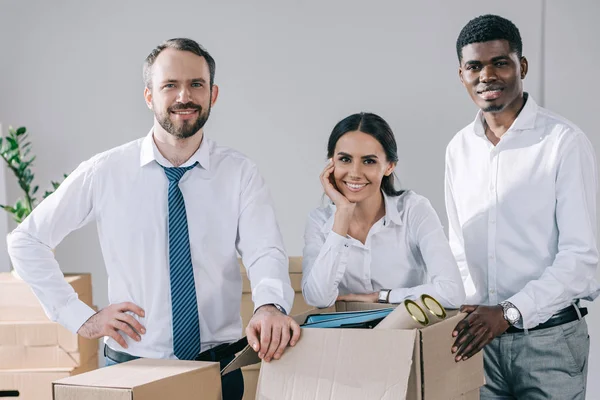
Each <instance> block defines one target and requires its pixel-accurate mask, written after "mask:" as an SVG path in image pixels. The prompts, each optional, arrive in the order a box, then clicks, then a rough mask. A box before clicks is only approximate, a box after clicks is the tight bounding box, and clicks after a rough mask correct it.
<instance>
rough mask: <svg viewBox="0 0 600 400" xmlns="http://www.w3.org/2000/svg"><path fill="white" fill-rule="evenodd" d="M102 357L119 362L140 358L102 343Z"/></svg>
mask: <svg viewBox="0 0 600 400" xmlns="http://www.w3.org/2000/svg"><path fill="white" fill-rule="evenodd" d="M104 357H108V358H110V359H111V360H113V361H114V362H116V363H119V364H120V363H124V362H127V361H132V360H137V359H138V358H140V357H136V356H132V355H131V354H127V353H123V352H122V351H117V350H113V349H111V348H110V347H108V346H107V345H104Z"/></svg>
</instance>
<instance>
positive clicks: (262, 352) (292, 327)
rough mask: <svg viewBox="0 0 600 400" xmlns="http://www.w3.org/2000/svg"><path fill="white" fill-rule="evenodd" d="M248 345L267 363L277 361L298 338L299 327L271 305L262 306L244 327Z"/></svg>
mask: <svg viewBox="0 0 600 400" xmlns="http://www.w3.org/2000/svg"><path fill="white" fill-rule="evenodd" d="M246 337H247V338H248V343H249V344H250V346H252V348H253V349H254V351H256V352H257V353H258V356H259V357H260V358H261V359H262V360H265V361H267V362H269V361H271V359H272V358H275V359H276V360H279V358H280V357H281V355H282V354H283V351H284V350H285V348H286V347H287V345H288V343H289V345H290V346H295V345H296V343H297V342H298V339H299V338H300V325H298V324H297V323H296V321H294V320H293V319H292V318H291V317H289V316H287V315H285V314H283V313H282V312H281V311H279V310H278V309H277V308H276V307H275V306H273V305H270V304H268V305H264V306H262V307H260V308H259V309H258V310H256V312H255V313H254V316H253V317H252V319H251V320H250V322H249V323H248V326H247V327H246Z"/></svg>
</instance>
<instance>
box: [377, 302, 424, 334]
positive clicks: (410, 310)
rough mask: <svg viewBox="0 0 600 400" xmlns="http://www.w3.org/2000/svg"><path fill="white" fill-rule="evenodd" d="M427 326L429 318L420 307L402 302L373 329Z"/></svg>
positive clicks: (413, 303) (412, 303) (416, 304)
mask: <svg viewBox="0 0 600 400" xmlns="http://www.w3.org/2000/svg"><path fill="white" fill-rule="evenodd" d="M427 325H429V317H428V316H427V313H426V312H425V311H424V310H423V308H421V306H420V305H419V304H418V303H417V302H415V301H412V300H404V301H403V302H402V303H400V304H398V307H396V309H395V310H394V311H392V312H391V313H390V315H388V316H387V317H386V318H385V319H384V320H383V321H381V322H380V323H379V324H378V325H377V326H376V327H375V328H373V329H419V328H423V327H425V326H427Z"/></svg>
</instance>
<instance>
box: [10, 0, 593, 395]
mask: <svg viewBox="0 0 600 400" xmlns="http://www.w3.org/2000/svg"><path fill="white" fill-rule="evenodd" d="M547 3H548V4H546V2H545V1H543V0H535V1H527V2H523V1H504V2H501V3H499V2H491V1H489V2H485V1H483V2H477V3H473V2H470V1H465V0H460V1H453V2H448V1H444V0H436V1H427V2H412V1H411V2H408V1H405V2H398V1H391V0H389V1H375V2H369V3H367V2H364V1H358V0H352V1H344V0H332V1H327V2H318V1H304V2H300V1H295V2H290V1H288V2H282V1H277V0H265V1H260V2H258V1H256V2H244V1H229V2H214V1H213V2H208V1H206V2H199V1H191V0H188V1H183V0H177V1H171V2H170V4H169V5H167V4H166V3H164V2H158V1H128V2H121V1H103V2H79V1H55V2H44V1H41V0H40V1H31V0H26V1H5V2H1V3H0V48H1V49H2V50H3V52H2V61H1V62H0V121H1V122H2V123H3V124H4V125H5V127H6V126H8V124H12V125H14V126H17V125H26V126H27V127H28V128H29V130H30V131H31V135H32V140H33V144H34V150H35V151H36V153H37V155H38V158H37V163H36V169H35V170H36V177H37V179H38V182H39V183H40V184H41V185H42V187H44V185H46V183H47V182H49V180H50V179H56V178H58V177H60V176H61V174H62V173H63V172H68V171H71V170H72V169H74V168H75V167H76V166H77V164H78V163H79V162H80V161H82V160H84V159H87V158H89V157H91V156H92V155H93V154H95V153H97V152H99V151H102V150H105V149H108V148H111V147H114V146H117V145H119V144H121V143H124V142H127V141H130V140H133V139H136V138H138V137H140V136H142V135H144V134H146V133H147V132H148V130H149V128H150V127H151V124H152V115H151V114H150V112H149V111H148V109H147V108H146V107H145V105H144V102H143V99H142V90H143V85H142V81H141V65H142V61H143V59H144V58H145V56H146V55H147V53H148V52H149V51H150V50H151V49H152V48H153V47H154V46H155V45H156V44H158V43H159V42H161V41H162V40H164V39H166V38H170V37H176V36H189V37H192V38H194V39H196V40H198V41H199V42H201V43H202V44H204V45H205V46H206V47H207V48H208V49H209V51H210V52H211V53H212V54H213V56H214V57H215V58H216V60H217V76H216V82H217V83H218V84H219V85H220V86H221V93H220V99H219V102H218V104H217V105H216V107H215V108H214V109H213V113H212V115H211V120H210V121H209V123H208V125H207V129H206V132H207V135H209V136H210V137H212V138H213V139H215V140H217V141H218V142H219V143H220V144H224V145H229V146H232V147H235V148H237V149H239V150H241V151H243V152H244V153H246V154H247V155H249V156H250V157H251V158H253V159H254V160H255V161H256V162H257V163H258V165H259V167H260V169H261V171H262V173H263V175H264V177H265V179H266V180H267V182H268V184H269V186H270V188H271V191H272V194H273V197H274V200H275V203H276V206H277V211H278V217H279V221H280V225H281V229H282V231H283V234H284V238H285V241H286V246H287V249H288V252H289V254H290V255H300V254H301V252H302V245H303V243H302V235H303V230H304V222H305V217H306V215H307V214H308V212H309V211H310V209H311V208H313V207H315V206H317V205H318V204H319V202H320V199H321V193H322V191H321V188H320V185H319V180H318V174H319V172H320V171H321V169H322V167H323V164H324V161H325V145H326V140H327V137H328V134H329V132H330V131H331V128H332V127H333V125H334V124H335V123H336V122H337V121H338V120H340V119H341V118H343V117H345V116H347V115H349V114H351V113H354V112H357V111H362V110H364V111H372V112H376V113H378V114H380V115H381V116H383V117H384V118H386V119H387V120H388V122H389V123H390V124H391V126H392V128H393V129H394V130H395V133H396V137H397V140H398V144H399V156H400V162H399V165H398V169H397V173H398V175H399V176H400V178H401V180H402V184H403V185H404V186H405V187H410V188H412V189H414V190H416V191H417V192H419V193H421V194H423V195H425V196H426V197H428V198H429V199H430V200H431V202H432V203H433V205H434V207H435V208H436V210H437V211H438V213H439V214H440V216H441V218H442V220H443V221H444V220H445V211H444V203H443V158H444V149H445V146H446V144H447V143H448V141H449V140H450V138H451V137H452V135H453V134H454V133H455V132H456V131H458V130H459V129H460V128H461V127H463V126H464V125H466V124H467V123H469V122H470V121H471V120H472V119H473V118H474V115H475V112H476V109H475V107H474V105H473V104H472V103H471V101H470V99H469V98H468V96H467V94H466V92H465V91H464V89H463V88H462V86H461V85H460V83H459V80H458V75H457V59H456V54H455V47H454V45H455V40H456V36H457V35H458V32H459V31H460V29H461V27H462V26H463V25H464V24H465V23H466V22H467V21H468V20H469V19H470V18H472V17H474V16H477V15H479V14H483V13H498V14H501V15H504V16H506V17H507V18H510V19H511V20H513V21H514V22H515V23H516V25H517V26H519V28H520V30H521V34H522V36H523V39H524V43H525V54H526V56H527V57H528V59H529V62H530V67H531V69H530V72H529V76H528V78H527V80H526V90H528V91H529V92H530V93H531V94H532V95H533V96H534V97H535V98H536V99H537V100H538V102H540V103H541V104H545V105H547V106H549V107H550V108H552V109H553V110H554V111H556V112H559V113H562V114H564V115H565V116H567V117H570V118H572V119H574V120H575V121H576V122H578V123H579V124H580V125H581V127H582V128H584V129H586V131H587V132H588V134H589V135H590V137H592V140H594V144H595V145H596V146H597V148H598V149H600V147H598V146H600V143H599V142H598V139H595V138H594V136H593V135H594V131H593V128H595V127H594V126H592V120H591V116H592V114H591V108H592V104H593V101H594V100H595V93H597V91H596V92H595V91H594V90H593V89H594V87H593V85H596V86H595V88H596V89H598V80H597V79H595V76H594V74H593V72H594V71H593V70H592V68H593V66H594V65H598V61H600V60H599V57H600V51H599V50H598V47H597V45H596V46H595V47H594V45H595V43H594V42H593V41H592V36H593V35H592V30H594V32H595V33H596V37H598V34H600V29H599V28H594V27H593V24H592V20H593V19H594V18H593V16H596V17H598V16H599V9H598V5H597V4H596V2H595V1H593V0H588V1H579V2H576V3H573V2H569V1H567V0H553V1H551V2H547ZM572 3H573V4H575V5H574V6H573V5H570V4H572ZM585 34H587V35H589V38H585V37H583V36H584V35H585ZM573 42H574V43H573ZM594 61H595V63H594ZM586 72H587V73H586ZM568 74H577V76H580V77H582V78H583V79H579V80H578V81H577V82H574V83H575V84H572V85H570V86H569V85H568V84H567V83H570V82H569V81H568V80H567V79H566V78H567V77H568V76H569V75H568ZM588 89H589V90H588ZM586 96H587V98H586ZM7 181H8V182H7V184H6V189H7V197H8V198H9V199H14V198H15V197H16V196H17V194H18V187H17V186H16V185H15V184H14V183H13V180H12V179H11V178H10V176H8V175H7ZM0 190H1V188H0ZM0 228H1V225H0ZM56 253H57V257H58V258H59V261H60V262H61V265H62V268H63V270H64V271H66V272H71V271H86V272H91V273H92V274H93V276H94V291H95V297H94V298H95V302H96V304H98V305H99V306H104V305H106V303H107V293H106V280H107V278H106V273H105V272H104V267H103V262H102V259H101V254H100V249H99V246H98V244H97V237H96V232H95V227H94V226H88V227H86V228H84V229H82V230H81V231H79V232H77V233H76V234H73V235H71V236H70V237H68V238H67V239H66V240H65V241H64V243H63V244H61V245H60V246H59V248H58V249H57V252H56ZM0 268H1V264H0ZM598 313H599V312H598V311H597V310H594V312H593V313H592V314H593V315H592V317H591V318H590V321H591V322H592V324H595V326H593V327H592V328H591V329H590V330H592V331H593V330H594V329H595V331H596V332H598V333H600V321H598V319H599V318H598V316H597V314H598ZM593 328H594V329H593ZM596 353H598V354H596ZM593 358H594V359H593V360H592V365H591V366H592V368H593V369H594V370H595V371H596V373H597V372H600V365H598V366H596V359H599V360H598V363H599V364H600V351H597V352H595V353H594V356H593ZM592 385H594V382H590V386H592ZM593 393H600V387H599V386H597V387H596V389H594V392H593Z"/></svg>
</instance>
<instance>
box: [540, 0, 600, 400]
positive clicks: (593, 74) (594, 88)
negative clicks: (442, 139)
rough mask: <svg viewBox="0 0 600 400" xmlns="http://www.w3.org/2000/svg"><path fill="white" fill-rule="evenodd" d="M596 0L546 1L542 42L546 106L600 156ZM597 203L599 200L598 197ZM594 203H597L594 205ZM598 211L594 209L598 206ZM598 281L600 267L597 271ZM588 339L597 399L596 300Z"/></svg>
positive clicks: (591, 392)
mask: <svg viewBox="0 0 600 400" xmlns="http://www.w3.org/2000/svg"><path fill="white" fill-rule="evenodd" d="M599 17H600V2H598V1H597V0H585V1H581V0H580V1H577V2H572V1H571V2H569V1H553V0H552V1H548V2H547V9H546V18H545V29H544V32H545V34H544V40H545V44H546V45H545V54H544V70H545V71H544V74H545V79H544V91H545V105H546V107H548V108H550V109H552V110H554V111H556V112H559V113H561V114H562V115H563V116H565V117H566V118H568V119H570V120H572V121H574V122H575V123H576V124H577V125H578V126H579V127H580V128H581V129H583V131H584V132H586V133H587V136H588V137H589V138H590V140H591V142H592V144H593V145H594V148H595V149H596V158H597V159H598V158H599V157H600V130H599V128H598V106H599V105H600V101H599V100H598V93H600V79H599V77H598V65H600V44H598V38H600V26H599V25H598V18H599ZM598 201H599V203H600V198H599V199H598ZM599 205H600V204H599ZM599 210H600V208H599ZM596 276H597V278H598V279H600V271H597V274H596ZM589 308H590V315H589V317H588V318H587V320H588V321H587V322H588V326H589V333H590V337H591V338H592V340H591V350H590V353H591V357H590V365H589V368H590V369H589V372H588V396H587V398H588V399H590V400H591V399H600V381H599V380H598V377H599V376H600V340H599V338H600V299H598V300H597V301H596V302H594V303H592V304H590V305H589Z"/></svg>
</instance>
